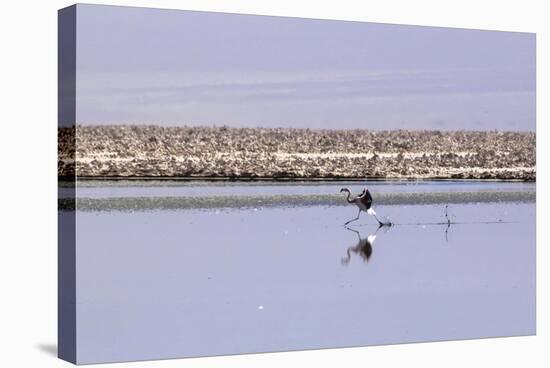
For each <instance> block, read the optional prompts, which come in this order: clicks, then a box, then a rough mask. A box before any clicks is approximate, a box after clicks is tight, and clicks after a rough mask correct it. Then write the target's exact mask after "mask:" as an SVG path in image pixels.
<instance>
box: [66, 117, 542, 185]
mask: <svg viewBox="0 0 550 368" xmlns="http://www.w3.org/2000/svg"><path fill="white" fill-rule="evenodd" d="M58 139H59V147H58V176H59V177H60V178H63V177H65V178H68V177H74V176H75V174H76V176H77V177H78V178H79V179H80V180H94V179H95V180H186V181H192V180H202V181H204V180H208V181H362V180H514V181H536V162H535V160H536V135H535V133H534V132H502V131H484V132H482V131H451V132H449V131H425V130H424V131H414V130H396V131H369V130H309V129H286V128H285V129H283V128H280V129H270V128H228V127H210V128H208V127H161V126H127V125H121V126H77V127H76V128H75V127H72V128H59V129H58Z"/></svg>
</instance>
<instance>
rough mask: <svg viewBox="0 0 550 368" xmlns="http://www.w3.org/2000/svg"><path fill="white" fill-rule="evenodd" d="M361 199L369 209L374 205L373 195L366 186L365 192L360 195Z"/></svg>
mask: <svg viewBox="0 0 550 368" xmlns="http://www.w3.org/2000/svg"><path fill="white" fill-rule="evenodd" d="M359 199H360V200H361V202H363V204H364V205H365V206H366V207H367V209H369V208H370V206H371V205H372V196H371V195H370V192H369V190H368V189H367V188H365V189H364V190H363V193H361V195H359Z"/></svg>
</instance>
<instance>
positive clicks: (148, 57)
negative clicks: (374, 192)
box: [77, 5, 536, 130]
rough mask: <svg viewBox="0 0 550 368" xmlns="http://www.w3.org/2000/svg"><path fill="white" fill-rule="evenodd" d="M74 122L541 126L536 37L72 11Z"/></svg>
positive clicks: (84, 8)
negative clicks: (537, 104)
mask: <svg viewBox="0 0 550 368" xmlns="http://www.w3.org/2000/svg"><path fill="white" fill-rule="evenodd" d="M77 40H78V41H77V122H78V123H81V124H117V123H125V124H128V123H132V124H161V125H214V124H215V125H224V124H225V125H229V126H268V127H309V128H369V129H394V128H413V129H506V130H535V84H536V82H535V35H534V34H527V33H512V32H496V31H476V30H459V29H448V28H436V27H415V26H401V25H386V24H373V23H362V22H343V21H329V20H310V19H298V18H282V17H266V16H250V15H233V14H222V13H207V12H190V11H178V10H160V9H144V8H129V7H113V6H101V5H78V8H77Z"/></svg>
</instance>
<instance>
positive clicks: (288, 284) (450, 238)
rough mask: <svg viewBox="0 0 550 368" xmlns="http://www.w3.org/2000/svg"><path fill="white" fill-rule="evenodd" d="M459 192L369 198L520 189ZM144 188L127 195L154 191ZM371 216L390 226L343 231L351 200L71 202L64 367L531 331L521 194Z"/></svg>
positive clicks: (525, 207) (206, 191) (529, 247)
mask: <svg viewBox="0 0 550 368" xmlns="http://www.w3.org/2000/svg"><path fill="white" fill-rule="evenodd" d="M468 185H469V184H467V183H462V184H461V186H462V188H458V187H457V185H455V184H451V185H447V186H444V185H434V186H431V185H430V184H423V185H422V186H421V187H411V186H396V185H394V186H393V187H384V186H383V185H382V184H379V186H376V187H371V191H372V192H373V195H374V196H375V199H376V193H377V191H378V189H379V188H380V190H387V191H390V190H395V191H399V190H412V189H414V190H416V191H427V190H431V189H432V188H433V190H439V191H446V190H449V191H451V190H458V191H466V190H470V191H478V190H505V191H507V190H532V191H534V186H533V185H531V186H530V188H529V185H524V184H515V183H505V184H503V186H502V187H499V185H498V184H495V183H490V184H486V185H487V186H486V187H485V184H482V183H473V184H472V186H471V187H468ZM341 186H342V184H339V183H335V184H327V183H325V184H323V185H312V186H303V187H297V186H294V185H291V186H284V185H276V186H273V185H268V186H262V185H253V186H250V185H241V186H238V185H233V186H221V187H220V186H217V187H216V186H202V185H201V186H185V187H176V188H177V189H176V191H178V192H177V193H175V192H174V193H173V195H182V193H185V195H201V193H203V194H202V195H210V194H211V193H213V192H216V193H219V192H221V193H222V194H219V195H223V194H224V193H225V194H228V195H229V194H231V195H232V194H238V195H247V194H248V193H250V194H252V195H257V194H258V193H266V194H269V193H276V194H280V193H286V192H292V193H296V192H299V191H304V192H305V193H306V194H307V195H314V194H315V193H325V192H334V191H336V192H338V190H339V188H340V187H341ZM465 186H466V187H465ZM116 188H117V189H116V190H117V191H120V192H121V193H124V194H125V195H129V193H133V194H136V193H134V192H132V191H134V190H138V189H139V188H143V187H133V188H134V189H128V188H124V187H116ZM135 188H138V189H135ZM165 188H167V187H162V188H161V189H158V192H157V193H159V192H160V193H161V195H164V192H163V191H164V190H166V189H165ZM168 188H170V187H168ZM219 188H224V189H222V190H221V191H220V190H219ZM228 188H229V189H228ZM319 188H322V189H319ZM126 189H128V190H129V191H128V192H126ZM354 189H355V188H354ZM90 190H91V191H90V192H88V194H89V195H104V194H105V193H104V192H102V191H107V190H108V189H105V187H103V188H101V187H100V188H90ZM139 190H142V189H139ZM147 191H149V192H148V193H145V192H138V193H137V195H155V189H151V187H149V189H147ZM356 191H358V190H356ZM102 193H103V194H102ZM79 195H82V192H79ZM376 210H377V212H378V213H379V214H381V215H384V216H388V217H390V218H391V220H392V221H393V222H394V223H396V225H395V226H393V227H391V228H380V229H377V226H376V225H375V224H374V221H373V219H372V218H369V216H367V215H365V214H364V215H363V217H362V218H361V220H359V221H357V222H356V223H352V224H351V225H353V226H350V228H345V227H344V226H342V225H343V223H344V222H345V221H347V220H349V219H350V218H353V217H355V215H356V209H355V208H354V207H353V206H352V205H349V206H331V205H326V206H323V205H315V206H293V207H284V206H281V207H270V208H262V207H259V208H248V209H227V208H220V209H215V208H214V209H185V210H163V209H158V210H150V211H133V212H127V211H77V224H78V225H77V226H78V228H77V244H78V248H77V270H78V272H77V290H78V291H77V325H78V328H77V330H78V336H77V342H78V357H79V360H81V361H82V362H83V363H86V362H89V363H92V362H102V361H122V360H137V359H155V358H167V357H183V356H201V355H218V354H235V353H248V352H266V351H282V350H296V349H311V348H326V347H345V346H361V345H374V344H389V343H403V342H418V341H433V340H450V339H464V338H481V337H494V336H512V335H530V334H534V333H535V202H534V201H532V202H529V201H527V202H525V201H524V202H521V203H518V202H506V201H504V202H498V203H496V202H491V203H461V204H453V205H451V206H450V207H449V210H448V212H449V215H450V216H451V219H452V220H453V222H454V223H453V224H452V225H451V226H446V225H441V224H439V223H444V222H446V218H445V204H444V203H441V204H431V205H391V206H378V207H377V208H376Z"/></svg>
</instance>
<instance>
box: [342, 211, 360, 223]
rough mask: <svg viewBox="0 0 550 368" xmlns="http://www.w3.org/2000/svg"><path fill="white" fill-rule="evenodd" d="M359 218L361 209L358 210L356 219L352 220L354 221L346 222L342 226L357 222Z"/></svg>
mask: <svg viewBox="0 0 550 368" xmlns="http://www.w3.org/2000/svg"><path fill="white" fill-rule="evenodd" d="M359 216H361V209H359V212H358V213H357V217H356V218H354V219H351V220H349V221H348V222H346V223H345V224H344V226H346V225H347V224H349V223H350V222H353V221H357V220H359Z"/></svg>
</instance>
